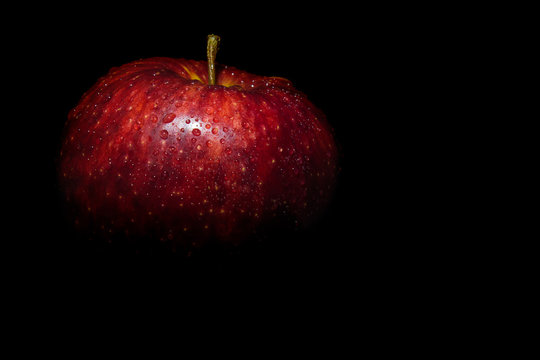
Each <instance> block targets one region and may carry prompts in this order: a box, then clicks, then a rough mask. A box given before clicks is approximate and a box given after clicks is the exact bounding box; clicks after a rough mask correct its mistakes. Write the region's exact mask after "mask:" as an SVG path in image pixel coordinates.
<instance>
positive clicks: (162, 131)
mask: <svg viewBox="0 0 540 360" xmlns="http://www.w3.org/2000/svg"><path fill="white" fill-rule="evenodd" d="M159 136H160V137H161V138H162V139H166V138H168V137H169V132H168V131H167V130H161V131H160V132H159Z"/></svg>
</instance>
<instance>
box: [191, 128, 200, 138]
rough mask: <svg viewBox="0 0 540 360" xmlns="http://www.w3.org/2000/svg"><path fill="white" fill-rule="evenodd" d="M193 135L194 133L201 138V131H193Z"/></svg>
mask: <svg viewBox="0 0 540 360" xmlns="http://www.w3.org/2000/svg"><path fill="white" fill-rule="evenodd" d="M192 133H193V135H195V136H199V135H201V130H199V129H193V131H192Z"/></svg>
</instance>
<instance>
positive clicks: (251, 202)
mask: <svg viewBox="0 0 540 360" xmlns="http://www.w3.org/2000/svg"><path fill="white" fill-rule="evenodd" d="M207 69H208V63H207V62H206V61H194V60H185V59H171V58H150V59H143V60H139V61H134V62H131V63H128V64H125V65H122V66H121V67H118V68H113V69H111V70H110V72H109V73H108V74H107V75H106V76H104V77H102V78H100V79H99V80H98V82H97V83H96V84H95V85H94V86H93V87H92V88H91V89H90V90H88V91H87V92H86V93H85V94H84V95H83V96H82V98H81V100H80V102H79V104H78V105H77V106H76V107H75V108H74V109H73V110H72V111H70V113H69V115H68V121H67V122H66V127H65V133H64V134H65V135H64V138H63V142H62V146H61V151H60V157H59V179H60V184H61V188H62V190H63V194H64V196H65V199H66V204H67V206H68V207H67V208H68V212H69V214H70V215H71V216H72V217H73V221H74V223H75V224H76V226H77V227H78V228H81V229H84V230H85V231H87V233H88V234H91V237H93V238H96V237H100V238H107V237H108V236H113V235H115V234H116V235H118V234H121V235H122V236H123V237H124V238H128V239H129V238H130V237H137V238H143V239H145V238H146V239H158V240H160V241H161V242H163V243H176V244H190V246H198V245H200V244H203V243H204V242H205V241H207V240H208V239H216V240H217V241H218V242H232V243H238V242H241V241H242V239H245V238H247V237H249V236H251V235H253V234H254V233H255V232H257V231H259V232H260V231H264V230H262V229H269V228H271V229H275V228H279V227H283V228H291V227H293V228H298V227H303V226H308V225H309V224H310V223H311V222H312V221H313V220H314V219H316V218H317V217H318V215H320V214H321V212H322V211H323V210H324V208H325V207H326V206H327V203H328V202H329V201H330V200H331V196H332V193H333V189H334V186H335V182H336V177H337V169H338V152H337V149H336V143H335V140H334V137H333V135H332V132H333V130H332V129H331V127H330V126H329V124H328V123H327V121H326V118H325V115H324V114H323V113H322V112H321V111H320V110H319V109H317V108H316V107H315V106H314V105H313V104H312V103H311V102H310V101H309V100H308V99H307V97H306V96H305V95H304V94H303V93H301V92H299V91H297V90H296V89H294V88H293V86H292V84H291V83H290V82H289V81H288V80H286V79H283V78H278V77H263V76H255V75H252V74H249V73H247V72H244V71H241V70H238V69H236V68H233V67H227V66H221V65H218V66H217V72H216V74H217V75H216V85H212V86H210V85H207V83H208V73H207V71H208V70H207ZM109 241H110V240H109Z"/></svg>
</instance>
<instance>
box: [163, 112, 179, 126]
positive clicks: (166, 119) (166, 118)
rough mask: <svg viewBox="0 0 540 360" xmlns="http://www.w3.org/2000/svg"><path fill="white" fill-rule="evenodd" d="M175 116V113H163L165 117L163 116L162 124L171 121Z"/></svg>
mask: <svg viewBox="0 0 540 360" xmlns="http://www.w3.org/2000/svg"><path fill="white" fill-rule="evenodd" d="M175 117H176V114H173V113H169V114H167V115H165V117H164V118H163V123H164V124H167V123H170V122H171V121H173V120H174V118H175Z"/></svg>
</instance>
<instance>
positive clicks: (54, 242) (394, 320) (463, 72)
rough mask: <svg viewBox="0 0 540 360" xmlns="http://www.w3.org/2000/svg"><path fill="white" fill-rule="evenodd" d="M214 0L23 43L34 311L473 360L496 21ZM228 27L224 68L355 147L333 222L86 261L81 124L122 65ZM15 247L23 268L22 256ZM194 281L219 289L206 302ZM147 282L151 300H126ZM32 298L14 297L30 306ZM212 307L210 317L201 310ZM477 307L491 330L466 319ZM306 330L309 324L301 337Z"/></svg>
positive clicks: (431, 11)
mask: <svg viewBox="0 0 540 360" xmlns="http://www.w3.org/2000/svg"><path fill="white" fill-rule="evenodd" d="M200 5H202V6H200V7H199V8H196V6H188V5H187V4H186V3H184V2H183V3H177V4H174V5H172V4H158V3H156V4H153V3H152V4H149V3H131V4H126V5H125V6H124V7H121V6H118V8H113V7H112V5H111V4H98V3H92V4H86V3H85V4H83V5H78V6H77V7H76V8H75V7H73V8H72V7H70V6H71V4H67V5H66V4H59V5H57V6H56V7H55V6H54V5H52V4H48V3H47V4H44V5H40V4H32V5H31V6H29V8H28V9H25V10H24V11H23V12H21V15H22V16H20V17H17V18H16V19H15V21H9V26H8V28H7V29H4V34H5V43H4V47H3V49H6V48H7V50H6V51H5V55H4V58H5V60H7V61H8V63H9V65H6V66H5V68H4V69H5V71H4V74H6V76H11V77H12V78H13V79H14V81H13V82H11V83H4V90H6V91H5V92H7V93H9V94H10V95H12V96H11V97H10V99H11V98H14V99H16V100H19V101H20V103H17V102H15V101H14V102H13V103H12V104H7V105H6V109H9V110H12V111H13V112H14V113H15V115H13V116H9V117H8V116H7V115H6V117H5V118H4V120H5V121H4V123H5V124H7V125H14V129H9V130H5V132H4V137H5V138H6V139H7V138H9V139H13V140H14V141H13V143H14V145H11V143H9V145H8V147H9V148H8V149H7V150H6V151H5V154H7V155H6V156H5V157H4V159H3V160H4V161H5V162H6V163H7V164H8V165H9V166H10V171H9V172H6V173H3V176H4V179H5V180H6V181H10V180H11V182H12V183H15V184H13V186H11V184H10V185H9V186H5V187H4V189H5V190H6V192H8V193H9V194H7V196H6V198H9V199H10V200H11V199H13V201H10V203H9V204H6V205H5V210H6V211H5V212H4V213H7V218H4V219H7V221H6V225H5V228H4V234H5V239H3V242H2V244H3V246H4V249H5V250H6V251H3V257H4V258H5V260H7V261H4V262H3V264H5V265H7V270H6V272H5V273H4V274H5V275H7V277H8V278H9V279H11V280H13V282H14V283H15V284H16V285H17V290H18V289H21V290H25V289H26V290H28V289H31V291H30V293H31V294H30V296H26V295H25V296H24V299H22V300H21V301H20V302H19V304H23V305H24V306H25V310H26V309H32V308H34V309H35V308H37V309H38V311H37V312H39V313H40V314H49V316H46V318H47V322H46V323H47V324H54V323H55V321H58V316H57V315H59V314H63V315H67V316H66V317H71V316H72V315H73V314H74V313H75V314H78V315H80V314H81V313H92V311H91V310H95V308H96V307H99V306H101V307H102V308H105V309H106V308H108V309H109V310H113V312H118V311H120V310H122V309H125V308H128V307H129V305H130V304H132V303H136V305H138V307H137V308H136V309H134V311H130V312H129V313H128V314H127V316H126V318H131V319H135V320H132V321H140V315H141V313H143V312H144V310H150V311H151V312H152V313H153V314H154V313H159V314H160V315H162V312H167V315H166V317H165V318H166V319H169V316H171V315H174V313H177V314H182V315H183V316H185V315H188V314H189V313H190V312H192V313H195V314H196V316H197V317H199V316H202V315H203V313H205V312H210V311H211V310H214V312H218V313H221V314H222V315H223V314H229V315H232V317H233V319H232V320H231V319H229V322H227V323H226V325H229V323H234V322H235V321H236V320H237V319H236V315H237V314H238V313H237V312H234V311H231V309H234V310H238V308H241V307H249V308H251V309H254V310H256V311H255V312H251V313H250V315H253V318H254V319H253V323H259V324H262V325H263V326H266V325H267V324H268V323H270V324H272V323H273V325H275V326H277V329H278V330H279V334H282V333H283V332H286V333H287V335H288V338H289V339H293V341H294V340H296V339H297V338H298V334H297V333H296V329H301V332H302V333H303V334H304V333H307V334H308V335H314V336H313V337H312V338H311V339H314V340H316V342H317V343H319V344H323V345H324V344H325V342H326V343H328V340H329V338H331V337H332V334H334V336H335V337H338V338H339V339H338V341H337V342H336V343H334V344H336V345H337V346H335V347H332V349H331V351H330V353H332V354H335V351H337V350H336V349H338V348H343V347H342V345H351V344H352V345H353V346H354V347H355V348H356V344H359V345H358V347H362V349H360V351H362V350H363V346H364V345H366V342H367V343H368V344H367V347H369V343H371V344H372V345H373V344H375V346H374V347H376V351H377V353H380V352H381V351H383V352H384V351H388V350H390V351H391V350H397V351H399V352H400V353H403V352H404V351H405V350H407V349H408V347H411V348H414V350H415V353H416V351H418V350H420V351H422V350H424V351H428V349H427V345H426V344H435V345H437V344H438V341H439V342H444V340H441V339H443V338H445V339H450V340H449V343H447V344H445V345H444V346H442V347H440V348H439V349H437V350H436V351H437V352H446V351H447V350H448V351H451V350H452V349H454V350H455V349H456V343H459V342H461V340H463V338H460V337H459V336H454V335H455V334H454V333H453V332H452V329H450V328H448V327H447V325H448V324H451V325H457V326H456V327H457V332H458V333H459V334H460V335H461V334H463V333H464V332H465V333H466V334H467V335H468V338H469V339H471V340H465V342H467V341H469V342H473V341H476V340H477V338H478V337H477V336H478V334H474V333H473V332H474V331H475V329H478V328H479V327H480V326H478V327H475V326H472V327H470V326H469V324H470V319H477V318H476V317H475V316H476V315H477V313H478V312H482V309H484V308H485V304H483V303H481V302H480V301H479V300H477V299H475V298H474V295H475V291H474V289H477V288H478V287H480V288H481V287H482V284H485V280H486V279H489V277H490V275H489V271H491V268H487V267H486V268H482V269H481V271H478V272H474V271H470V269H471V268H473V267H474V266H470V265H469V264H470V263H477V264H478V263H480V262H481V260H482V259H483V258H484V257H485V254H484V253H483V252H481V251H477V250H478V247H479V246H478V243H477V242H476V241H477V239H480V238H482V237H485V229H482V228H481V227H478V226H477V227H476V228H475V226H474V225H475V224H477V223H478V221H479V220H478V217H479V216H480V215H481V213H482V206H481V204H480V202H481V200H482V199H481V198H480V197H478V196H476V195H475V194H472V195H471V193H464V192H463V191H462V190H468V191H471V190H472V191H471V192H473V193H475V192H476V191H478V190H481V189H483V186H484V184H483V183H480V182H476V183H475V180H474V179H473V177H474V171H471V170H474V169H475V167H476V166H478V164H481V163H482V162H483V160H484V158H483V157H480V156H478V157H476V158H473V159H472V160H471V161H470V163H468V164H467V166H469V167H468V168H465V171H463V170H462V169H458V168H461V167H462V163H461V161H462V160H464V159H467V156H468V153H467V154H466V155H465V156H461V158H460V155H463V154H459V152H460V151H462V152H465V151H466V150H468V149H466V146H467V142H468V141H471V140H472V141H475V140H476V139H479V138H482V134H481V133H474V132H472V131H471V124H474V123H475V121H476V120H477V118H478V117H481V116H480V115H481V114H482V112H481V111H480V110H478V109H477V111H476V112H470V111H468V109H465V106H464V105H468V104H471V103H474V102H475V101H477V98H478V97H479V93H480V89H482V87H481V86H480V84H479V82H480V81H481V80H483V78H482V77H481V74H480V75H479V73H481V72H482V69H484V68H485V66H484V65H485V62H480V61H477V60H475V51H474V50H472V49H477V48H478V46H479V44H484V43H485V41H486V39H491V40H493V37H492V35H490V34H489V33H488V30H489V31H491V27H489V28H487V27H486V28H482V29H481V31H479V32H475V31H474V30H473V31H470V30H471V28H472V27H470V26H469V25H470V23H474V24H477V23H479V21H480V20H481V19H483V18H485V17H486V10H487V9H485V8H483V9H481V11H479V12H474V9H470V8H468V7H467V6H463V7H458V6H456V7H455V8H453V9H452V8H451V6H446V5H439V6H436V7H430V6H429V5H426V4H422V5H421V6H420V5H418V6H416V7H415V6H413V5H411V4H404V5H401V6H396V5H395V4H390V3H384V4H380V5H363V4H361V5H358V4H356V3H350V5H347V6H343V5H340V4H338V3H336V4H328V3H323V2H320V3H319V4H318V5H317V4H314V3H313V4H309V5H303V4H293V3H290V4H280V3H277V2H272V3H257V4H255V3H249V4H241V3H238V4H233V3H226V4H222V5H221V6H217V5H215V4H212V3H202V4H200ZM293 6H295V8H293ZM10 15H12V13H11V12H6V18H9V16H10ZM503 18H504V16H497V17H493V19H495V21H498V20H499V19H503ZM5 24H6V25H7V24H8V22H5ZM210 33H215V34H218V35H220V36H221V38H222V42H221V48H220V51H219V53H218V61H219V62H220V63H222V64H227V65H231V66H235V67H237V68H240V69H243V70H246V71H248V72H252V73H254V74H259V75H276V76H282V77H285V78H288V79H290V80H291V81H292V82H293V84H294V85H295V87H296V88H297V89H299V90H301V91H303V92H304V93H306V94H307V96H308V98H309V99H310V100H311V101H312V102H313V103H314V104H315V105H316V106H318V107H319V108H321V109H322V110H323V111H324V112H325V113H326V115H327V118H328V121H329V123H330V124H331V126H332V127H333V128H334V130H335V137H336V141H337V142H338V143H339V146H340V150H341V157H340V168H341V172H340V177H339V184H338V187H337V190H336V194H335V199H334V202H333V203H332V205H331V206H330V208H329V209H328V212H327V214H326V216H325V217H324V218H323V219H322V220H321V221H320V222H319V223H318V224H316V226H315V227H314V228H312V229H311V230H309V231H307V232H305V233H304V234H302V236H300V238H294V239H287V238H286V237H284V238H281V239H278V240H281V241H279V242H276V244H277V246H268V247H263V248H261V249H255V250H253V249H247V250H246V251H245V252H244V253H243V254H240V255H238V256H236V255H235V256H231V257H227V256H218V255H212V256H210V257H207V258H206V259H204V260H201V261H200V262H196V261H195V262H188V263H185V262H183V263H178V262H176V261H174V260H173V261H168V259H157V260H151V259H148V258H138V259H133V258H132V259H126V258H125V257H124V258H115V257H114V256H113V257H109V258H103V257H101V258H100V257H95V256H83V255H81V254H77V253H74V252H73V251H72V249H73V247H72V244H71V240H72V237H71V236H70V233H69V231H67V230H66V227H65V224H64V222H63V220H62V216H61V211H60V209H61V206H60V205H61V201H59V197H58V188H57V183H56V168H55V167H56V164H55V161H56V158H57V156H58V151H59V143H60V139H61V136H62V128H63V124H64V122H65V120H66V117H67V114H68V112H69V111H70V110H71V109H72V108H73V107H74V106H75V105H76V104H77V102H78V100H79V99H80V97H81V95H82V94H83V92H84V91H86V90H87V89H88V88H89V87H90V86H92V85H93V84H94V83H95V81H96V80H97V79H98V78H99V77H100V76H103V75H105V74H106V73H107V71H108V70H109V69H110V68H111V67H112V66H118V65H121V64H124V63H126V62H129V61H132V60H136V59H139V58H146V57H153V56H168V57H173V58H174V57H182V58H188V59H196V60H197V59H199V60H202V59H204V57H205V41H206V35H208V34H210ZM496 40H497V41H498V40H499V38H497V39H496ZM475 61H476V62H475ZM489 75H491V74H489ZM487 77H488V76H486V78H487ZM471 80H472V81H471ZM491 81H493V80H491ZM492 109H498V106H492ZM482 111H483V110H482ZM490 121H491V120H490ZM8 131H9V132H8ZM471 134H472V135H471ZM477 134H479V135H477ZM2 143H3V144H6V142H2ZM464 149H465V150H464ZM16 155H19V156H16ZM12 159H14V160H12ZM463 163H465V162H463ZM456 169H457V170H460V171H456ZM471 182H472V185H471ZM12 189H15V190H13V191H12ZM471 199H472V200H473V201H472V202H471V201H470V200H471ZM492 201H495V200H492ZM468 227H472V228H475V230H473V231H472V232H471V230H469V229H468ZM494 228H497V227H496V226H495V227H494ZM283 240H285V241H283ZM287 240H291V241H290V242H289V243H288V241H287ZM489 240H491V239H489ZM12 244H14V245H16V248H17V249H16V254H17V255H20V256H12V255H13V254H15V252H12V251H11V250H10V249H9V250H8V248H7V247H8V246H10V245H12ZM484 248H485V247H484ZM2 260H4V259H2ZM10 260H12V261H10ZM169 260H170V259H169ZM21 274H25V275H27V276H25V277H23V279H21V276H20V275H21ZM471 274H472V275H471ZM244 280H245V281H244ZM193 284H199V290H201V288H202V290H203V291H202V292H197V291H193V290H192V289H193V287H192V286H191V285H193ZM223 284H225V285H226V286H222V285H223ZM237 284H240V286H234V285H237ZM134 288H135V289H137V292H136V295H137V296H130V297H128V298H124V299H126V301H120V302H114V301H113V298H114V296H113V295H117V294H118V293H119V292H124V290H126V293H127V294H130V295H131V294H133V292H132V291H129V290H132V289H134ZM17 290H15V291H13V292H10V294H13V293H15V294H17V293H23V292H22V291H21V292H17ZM119 290H120V291H119ZM260 290H262V292H261V291H260ZM456 290H457V291H456ZM166 292H170V293H171V294H172V295H177V296H174V297H169V296H164V293H166ZM209 293H211V296H206V295H207V294H209ZM96 294H99V295H100V299H95V298H96ZM171 294H167V295H171ZM201 295H205V296H206V298H205V299H203V300H205V301H204V303H205V304H209V306H206V307H205V308H204V309H203V310H202V311H200V308H199V309H198V310H199V311H198V312H195V311H194V310H193V309H194V308H196V307H197V306H196V305H197V304H198V300H201V298H202V296H201ZM141 299H143V300H145V301H146V300H151V301H148V302H144V301H141ZM87 300H89V301H87ZM94 300H99V301H94ZM489 300H491V299H489ZM475 301H476V303H475ZM233 302H236V304H235V305H236V306H230V305H231V303H233ZM180 303H181V304H182V305H179V304H180ZM186 303H189V306H186ZM471 303H472V310H473V312H475V314H474V316H469V314H468V313H465V312H461V311H460V310H461V309H467V308H469V307H470V306H471V305H470V304H471ZM487 303H488V302H486V304H487ZM228 306H229V307H228ZM111 308H112V309H111ZM132 308H133V307H132ZM51 309H54V311H51ZM66 309H70V310H71V309H74V310H75V311H73V312H72V311H69V310H66ZM192 310H193V311H192ZM279 310H286V311H285V312H283V313H280V311H279ZM264 314H266V316H264ZM283 314H285V315H283ZM291 314H292V315H293V316H289V315H291ZM491 315H492V313H490V314H489V317H491V318H493V317H492V316H491ZM36 317H37V314H36ZM271 317H275V319H274V321H272V319H269V318H271ZM465 317H467V318H466V319H465ZM75 321H79V320H78V319H77V320H75ZM295 321H296V324H295V325H298V326H297V327H295V326H293V327H290V325H289V324H290V323H291V322H292V323H295ZM493 321H494V320H490V321H488V322H487V323H489V324H491V323H492V322H493ZM473 322H474V321H473ZM22 324H23V325H22V326H25V330H26V324H25V323H22ZM85 324H86V323H84V322H83V325H85ZM104 324H108V323H106V322H103V323H102V324H100V325H101V327H99V330H100V331H101V330H102V329H103V327H104ZM178 324H181V322H177V323H174V324H173V325H178ZM205 324H206V323H205ZM70 325H72V324H70ZM302 325H303V326H302ZM473 325H474V324H473ZM254 327H255V326H251V324H250V326H248V327H247V328H248V329H249V330H251V329H252V328H254ZM72 328H75V326H72V327H70V326H67V327H64V329H67V330H68V332H70V331H71V329H72ZM306 328H311V331H307V332H304V330H306ZM441 328H444V329H441ZM154 329H155V328H151V331H152V330H154ZM43 330H46V331H42V332H41V333H40V334H43V333H47V332H48V331H49V330H50V329H48V328H47V326H45V329H43ZM205 330H207V329H205ZM287 330H288V331H287ZM308 330H309V329H308ZM415 330H418V331H415ZM439 330H444V332H439ZM223 332H224V333H225V332H227V331H226V330H225V331H223ZM360 332H361V333H360ZM448 332H449V333H450V335H451V336H449V337H446V334H447V333H448ZM316 333H318V334H316ZM256 335H258V333H257V334H256ZM76 336H77V334H75V337H76ZM111 338H114V339H116V334H115V336H114V337H111ZM273 339H274V338H273V337H272V340H273ZM242 340H245V339H242ZM372 340H374V341H373V342H372ZM454 341H455V343H454ZM25 345H27V344H25ZM377 345H379V346H377ZM310 346H311V347H312V349H316V351H318V349H319V347H317V346H313V342H311V343H310V344H309V345H308V346H307V347H310Z"/></svg>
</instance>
